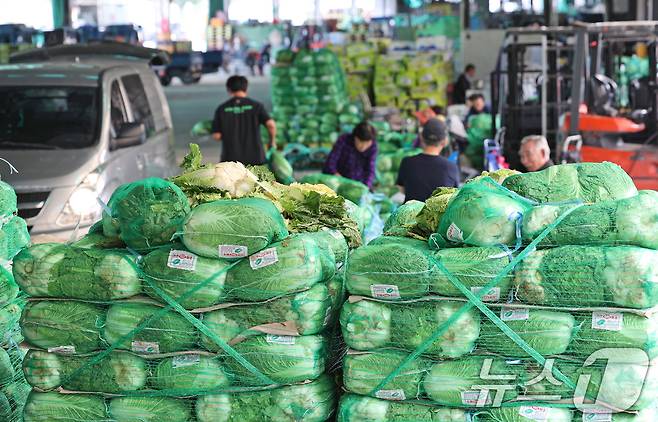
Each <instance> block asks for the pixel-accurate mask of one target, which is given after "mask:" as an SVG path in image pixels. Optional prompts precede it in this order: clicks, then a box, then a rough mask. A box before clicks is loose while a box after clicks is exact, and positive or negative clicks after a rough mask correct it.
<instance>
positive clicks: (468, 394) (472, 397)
mask: <svg viewBox="0 0 658 422" xmlns="http://www.w3.org/2000/svg"><path fill="white" fill-rule="evenodd" d="M483 394H484V395H485V399H484V404H485V405H491V403H492V402H491V395H490V394H489V392H488V391H484V390H482V391H468V390H467V391H462V392H461V396H462V404H463V405H465V406H478V403H480V396H481V395H483Z"/></svg>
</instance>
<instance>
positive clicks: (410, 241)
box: [368, 236, 429, 252]
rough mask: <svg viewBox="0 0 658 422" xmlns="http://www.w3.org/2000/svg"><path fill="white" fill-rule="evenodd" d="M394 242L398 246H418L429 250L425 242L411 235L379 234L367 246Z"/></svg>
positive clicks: (426, 250)
mask: <svg viewBox="0 0 658 422" xmlns="http://www.w3.org/2000/svg"><path fill="white" fill-rule="evenodd" d="M388 244H394V245H397V247H398V248H405V247H413V248H420V249H422V250H424V251H425V252H428V251H429V248H428V246H427V242H425V241H423V240H419V239H414V238H411V237H402V236H379V237H376V238H374V239H372V240H371V241H370V243H368V246H379V245H388Z"/></svg>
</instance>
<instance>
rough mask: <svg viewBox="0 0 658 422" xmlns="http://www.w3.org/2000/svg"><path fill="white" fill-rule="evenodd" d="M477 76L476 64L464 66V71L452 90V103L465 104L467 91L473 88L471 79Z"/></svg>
mask: <svg viewBox="0 0 658 422" xmlns="http://www.w3.org/2000/svg"><path fill="white" fill-rule="evenodd" d="M474 78H475V65H473V64H471V63H469V64H467V65H466V67H465V68H464V73H462V74H461V75H459V77H458V78H457V82H455V86H454V87H453V90H452V103H453V104H465V103H466V92H467V91H468V90H469V89H471V81H472V80H473V79H474Z"/></svg>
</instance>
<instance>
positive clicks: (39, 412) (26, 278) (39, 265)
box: [14, 179, 347, 422]
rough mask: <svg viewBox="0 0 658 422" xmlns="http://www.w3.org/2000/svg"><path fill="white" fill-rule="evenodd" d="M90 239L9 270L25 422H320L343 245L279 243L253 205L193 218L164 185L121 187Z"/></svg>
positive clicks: (329, 238) (269, 215)
mask: <svg viewBox="0 0 658 422" xmlns="http://www.w3.org/2000/svg"><path fill="white" fill-rule="evenodd" d="M101 225H102V230H101V232H96V233H94V234H92V235H90V236H94V237H93V239H91V240H90V239H83V240H82V241H81V243H78V244H75V245H63V244H41V245H35V246H32V247H30V248H28V249H25V250H23V251H22V252H20V253H19V254H18V256H16V258H15V260H14V277H15V279H16V282H17V283H18V284H19V285H20V286H21V287H22V288H23V289H24V291H25V292H26V293H27V294H28V295H30V298H29V299H28V303H27V305H26V306H25V308H24V310H23V314H22V316H21V320H20V326H21V330H22V334H23V336H24V338H25V343H26V344H27V345H28V346H29V349H30V350H29V351H28V352H27V355H26V357H25V361H24V363H23V372H24V374H25V378H26V379H27V381H28V382H29V384H30V385H31V386H32V388H33V389H32V392H31V393H30V396H29V398H28V400H27V404H26V406H25V411H24V418H25V420H26V421H51V420H71V421H72V420H76V421H106V420H112V421H137V420H139V421H154V422H155V421H168V422H179V421H180V422H186V421H196V422H206V421H208V422H210V421H213V422H214V421H218V420H226V421H229V420H231V421H243V420H244V421H247V420H266V419H268V418H273V420H299V421H318V422H319V421H324V420H326V419H327V418H329V416H330V415H331V414H332V413H333V409H334V389H335V386H334V385H333V382H332V381H331V379H330V377H329V376H328V375H326V372H327V371H326V370H327V369H328V366H329V365H328V359H329V343H328V338H329V334H330V333H331V327H332V324H333V321H334V320H335V318H336V316H337V315H336V313H337V310H338V308H339V306H338V305H339V303H340V301H341V300H342V298H341V295H342V288H343V286H342V275H341V273H340V271H339V270H338V269H337V262H339V263H341V262H343V261H344V260H345V257H346V254H347V243H346V241H345V239H344V238H343V237H342V235H341V234H340V232H338V231H333V230H321V231H319V232H315V233H298V234H295V235H289V233H288V229H287V227H286V223H285V221H284V220H283V217H282V216H281V214H280V212H279V210H278V209H277V208H276V207H275V206H274V204H273V203H272V202H271V201H269V200H266V199H261V198H242V199H237V200H217V201H213V202H207V203H204V204H202V205H198V206H196V207H195V208H192V209H190V205H189V203H188V199H187V198H186V196H185V195H184V194H183V192H182V191H181V190H180V189H179V188H178V187H177V186H176V185H174V184H172V183H170V182H167V181H164V180H161V179H145V180H143V181H138V182H135V183H130V184H127V185H123V186H121V187H119V188H118V189H117V190H116V191H115V193H114V194H113V195H112V197H111V199H110V201H109V203H108V204H107V209H106V211H105V212H104V215H103V220H102V223H101ZM99 237H102V238H104V239H105V240H106V243H105V244H112V245H117V244H123V245H125V246H124V247H123V248H117V247H116V246H113V247H112V248H105V249H103V248H100V247H98V246H97V245H100V244H103V242H100V241H99ZM172 239H173V240H172Z"/></svg>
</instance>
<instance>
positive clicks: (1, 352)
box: [0, 342, 30, 422]
mask: <svg viewBox="0 0 658 422" xmlns="http://www.w3.org/2000/svg"><path fill="white" fill-rule="evenodd" d="M24 354H25V352H24V351H22V350H21V348H20V347H19V346H18V345H17V344H16V343H15V342H12V344H9V345H4V346H3V347H0V420H2V421H7V422H19V421H22V420H23V419H22V414H23V406H24V405H25V399H26V398H27V395H28V394H29V392H30V385H29V384H28V383H27V382H26V381H25V378H24V377H23V371H22V369H21V363H22V361H23V355H24Z"/></svg>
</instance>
